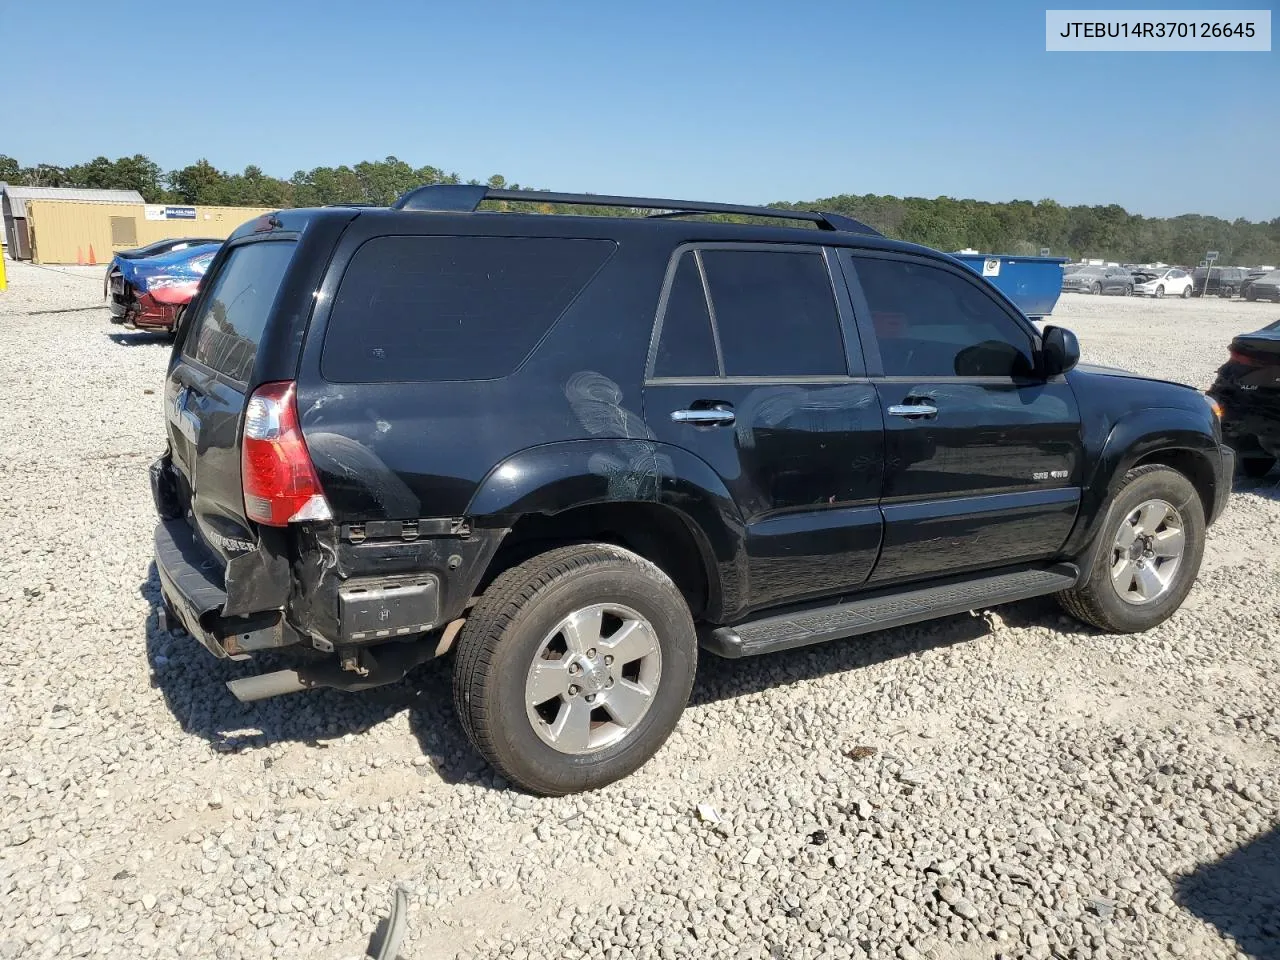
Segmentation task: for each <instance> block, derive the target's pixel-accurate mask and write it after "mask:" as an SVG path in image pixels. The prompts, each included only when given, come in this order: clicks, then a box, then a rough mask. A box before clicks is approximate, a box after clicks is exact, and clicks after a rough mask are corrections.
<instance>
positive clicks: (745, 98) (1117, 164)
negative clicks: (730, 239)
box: [0, 0, 1280, 220]
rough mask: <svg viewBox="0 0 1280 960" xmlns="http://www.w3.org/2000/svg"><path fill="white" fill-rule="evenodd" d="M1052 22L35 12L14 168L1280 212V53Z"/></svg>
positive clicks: (157, 7) (8, 108) (848, 16)
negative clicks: (1133, 41) (413, 174)
mask: <svg viewBox="0 0 1280 960" xmlns="http://www.w3.org/2000/svg"><path fill="white" fill-rule="evenodd" d="M148 6H149V7H151V10H152V12H150V13H147V12H144V8H145V7H148ZM1053 6H1055V7H1066V6H1068V5H1067V4H1063V3H1054V4H1053ZM1116 6H1122V5H1120V4H1117V5H1116ZM1201 6H1207V4H1202V5H1201ZM113 10H115V11H121V10H128V11H129V12H127V13H119V12H117V13H113V12H112V11H113ZM175 10H176V11H180V12H177V13H175V12H174V11H175ZM206 10H207V11H208V13H204V12H202V11H206ZM1044 10H1045V6H1044V5H1040V4H1033V3H1018V2H990V3H954V2H947V3H911V2H903V3H884V2H879V3H870V2H859V0H808V2H804V3H788V2H785V0H775V2H756V0H737V2H721V0H683V2H668V0H646V2H643V3H630V4H622V3H614V2H610V0H596V2H592V3H587V2H578V0H564V2H544V3H542V4H533V3H525V4H520V3H508V2H500V0H491V2H487V3H483V4H466V3H458V2H456V0H454V2H451V3H449V4H443V3H434V2H427V0H424V2H420V3H418V2H399V3H396V2H387V0H360V2H358V3H354V4H353V3H349V2H346V0H344V2H337V0H308V2H300V0H259V2H256V3H244V2H241V0H230V2H222V3H218V4H182V5H175V4H173V3H172V2H169V3H165V4H158V3H156V4H144V3H136V4H127V5H126V4H115V5H103V4H101V3H80V2H76V0H72V2H61V3H56V4H55V3H47V2H46V3H22V2H19V0H10V2H8V3H5V4H3V5H0V35H3V36H5V37H6V38H8V40H7V42H6V43H5V44H4V45H3V52H2V53H0V64H2V65H3V75H4V77H5V85H6V87H7V88H8V90H9V95H8V96H6V97H5V98H4V100H3V103H4V113H3V119H0V153H7V154H10V155H12V156H15V157H17V158H18V159H19V160H20V161H21V162H22V163H24V164H30V163H34V162H36V161H40V162H46V163H58V164H70V163H74V162H79V161H82V160H85V159H88V158H90V157H92V156H95V155H97V154H106V155H107V156H110V157H116V156H119V155H122V154H132V153H135V152H142V153H146V154H148V155H149V156H151V157H152V159H154V160H155V161H156V162H158V163H159V164H160V165H161V167H163V168H165V169H170V168H173V167H177V166H182V165H184V164H186V163H189V162H191V161H193V160H195V159H197V158H199V157H202V156H203V157H207V158H208V159H209V160H210V161H211V162H212V163H214V164H215V165H217V166H219V167H222V168H224V169H233V170H239V169H242V168H243V167H244V166H245V165H246V164H249V163H256V164H258V165H259V166H261V167H262V168H263V169H264V170H266V171H267V172H268V173H272V174H275V175H277V176H285V177H287V176H289V175H291V174H292V173H293V171H294V170H297V169H299V168H310V167H314V166H319V165H337V164H342V163H355V162H357V161H359V160H362V159H377V158H381V157H384V156H387V155H391V154H394V155H395V156H398V157H400V158H401V159H404V160H407V161H409V162H410V163H412V164H413V165H414V166H420V165H423V164H428V163H430V164H433V165H435V166H438V167H443V168H445V169H446V170H452V171H456V172H458V173H460V174H461V175H462V176H463V177H464V178H468V177H478V178H481V179H483V178H487V177H488V176H489V175H490V174H493V173H501V174H503V175H504V176H506V177H507V179H508V180H514V181H518V182H520V183H521V184H524V185H530V186H538V187H544V188H549V189H557V190H572V191H577V190H589V191H592V192H597V193H632V194H645V195H657V196H675V197H680V198H696V199H705V200H724V201H736V202H743V203H757V202H767V201H770V200H801V199H812V198H817V197H823V196H830V195H832V194H837V193H883V194H897V195H910V196H928V197H932V196H939V195H949V196H955V197H975V198H978V199H983V200H1010V199H1024V200H1039V199H1042V198H1045V197H1052V198H1053V199H1056V200H1058V201H1060V202H1063V203H1068V204H1074V203H1091V204H1092V203H1119V204H1121V205H1122V206H1124V207H1126V208H1128V209H1130V210H1132V211H1136V212H1139V213H1143V214H1148V215H1154V216H1166V215H1172V214H1178V213H1184V212H1196V213H1207V214H1215V215H1218V216H1225V217H1233V218H1234V217H1240V216H1243V217H1247V218H1248V219H1252V220H1260V219H1270V218H1272V217H1277V216H1280V177H1278V175H1277V171H1278V170H1280V52H1277V50H1276V49H1273V51H1272V52H1271V53H1226V54H1224V53H1212V54H1209V53H1205V54H1194V53H1159V54H1157V53H1145V54H1140V53H1099V54H1086V53H1046V52H1045V50H1044V30H1045V27H1044ZM15 41H16V42H15ZM170 76H176V77H179V78H182V79H181V80H180V82H178V83H176V84H174V85H172V86H169V85H167V84H166V79H167V78H168V77H170ZM186 78H197V79H195V80H190V79H186ZM148 88H149V89H148Z"/></svg>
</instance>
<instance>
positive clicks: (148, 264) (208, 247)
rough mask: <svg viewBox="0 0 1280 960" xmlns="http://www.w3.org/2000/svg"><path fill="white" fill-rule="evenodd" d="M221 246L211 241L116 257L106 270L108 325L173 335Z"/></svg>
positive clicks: (217, 242) (218, 242)
mask: <svg viewBox="0 0 1280 960" xmlns="http://www.w3.org/2000/svg"><path fill="white" fill-rule="evenodd" d="M221 246H222V244H221V242H220V241H212V242H209V243H200V244H197V245H193V246H188V247H185V248H183V249H180V250H173V251H171V252H168V253H163V254H161V255H159V256H153V257H144V258H140V259H139V258H131V257H120V256H117V257H116V258H115V259H113V260H112V262H111V266H110V268H109V269H108V270H107V298H108V303H109V306H110V308H111V322H112V323H118V324H121V325H123V326H125V327H128V328H129V329H132V330H157V331H164V332H168V333H173V332H175V331H176V330H177V328H178V325H179V324H180V323H181V321H182V314H183V313H184V312H185V310H186V308H187V305H188V304H189V303H191V300H192V298H194V297H195V295H196V292H197V291H198V290H199V289H200V281H201V280H203V279H204V275H205V272H206V271H207V270H208V269H209V264H210V263H212V262H213V258H214V255H215V254H217V252H218V249H219V247H221Z"/></svg>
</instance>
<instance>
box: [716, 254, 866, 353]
mask: <svg viewBox="0 0 1280 960" xmlns="http://www.w3.org/2000/svg"><path fill="white" fill-rule="evenodd" d="M698 255H699V256H700V257H701V258H702V265H703V269H704V270H705V271H706V276H707V286H708V288H709V289H710V292H711V306H712V310H713V311H714V314H715V324H716V330H717V331H718V333H719V335H720V349H721V351H722V353H723V356H724V375H725V376H727V377H777V378H787V377H829V376H845V375H846V374H847V373H848V364H847V363H846V361H845V354H844V339H843V337H842V336H841V333H840V319H839V314H838V313H837V312H836V302H835V294H834V293H833V291H832V288H831V277H830V273H829V272H828V270H827V264H826V260H825V259H824V258H823V256H822V254H821V253H819V252H817V251H813V250H801V251H797V252H794V253H793V252H788V251H779V250H752V249H743V250H727V249H709V250H702V251H699V254H698Z"/></svg>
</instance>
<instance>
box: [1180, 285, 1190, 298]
mask: <svg viewBox="0 0 1280 960" xmlns="http://www.w3.org/2000/svg"><path fill="white" fill-rule="evenodd" d="M1182 299H1183V300H1190V299H1191V284H1187V285H1186V286H1185V287H1183V288H1182Z"/></svg>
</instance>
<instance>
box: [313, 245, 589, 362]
mask: <svg viewBox="0 0 1280 960" xmlns="http://www.w3.org/2000/svg"><path fill="white" fill-rule="evenodd" d="M613 249H614V244H613V243H612V242H611V241H608V240H565V239H556V238H519V237H379V238H377V239H374V240H370V241H369V242H367V243H365V244H364V245H363V246H362V247H361V248H360V249H359V250H358V251H357V252H356V255H355V256H354V257H353V258H352V260H351V263H350V265H349V266H348V267H347V272H346V274H345V275H344V276H343V278H342V284H341V286H340V287H339V288H338V293H337V296H336V297H335V298H334V302H333V310H332V312H331V314H330V316H329V327H328V332H327V333H326V334H325V342H324V354H323V357H322V359H321V371H322V373H323V374H324V376H325V377H326V379H328V380H331V381H334V382H337V383H352V382H355V383H378V382H387V381H392V380H491V379H495V378H497V377H505V376H507V375H508V374H510V373H511V372H512V371H513V370H515V368H516V367H518V366H519V365H520V363H521V362H522V361H523V360H524V358H525V357H527V356H528V355H529V352H530V351H531V350H533V348H534V346H535V345H536V344H537V342H538V341H539V340H540V339H541V338H542V336H543V335H544V334H545V333H546V332H547V331H548V330H549V329H550V328H551V325H552V324H553V323H555V322H556V320H557V318H559V316H560V314H562V313H563V312H564V310H565V308H566V307H568V306H569V303H570V302H571V301H572V300H573V298H574V297H575V296H577V295H578V293H579V292H580V291H581V290H582V288H583V287H584V286H585V285H586V284H587V282H588V281H589V280H590V279H591V277H592V276H593V275H594V274H595V272H596V271H597V270H598V269H600V267H601V265H602V264H603V263H604V262H605V260H606V259H608V257H609V254H610V253H612V251H613Z"/></svg>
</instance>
